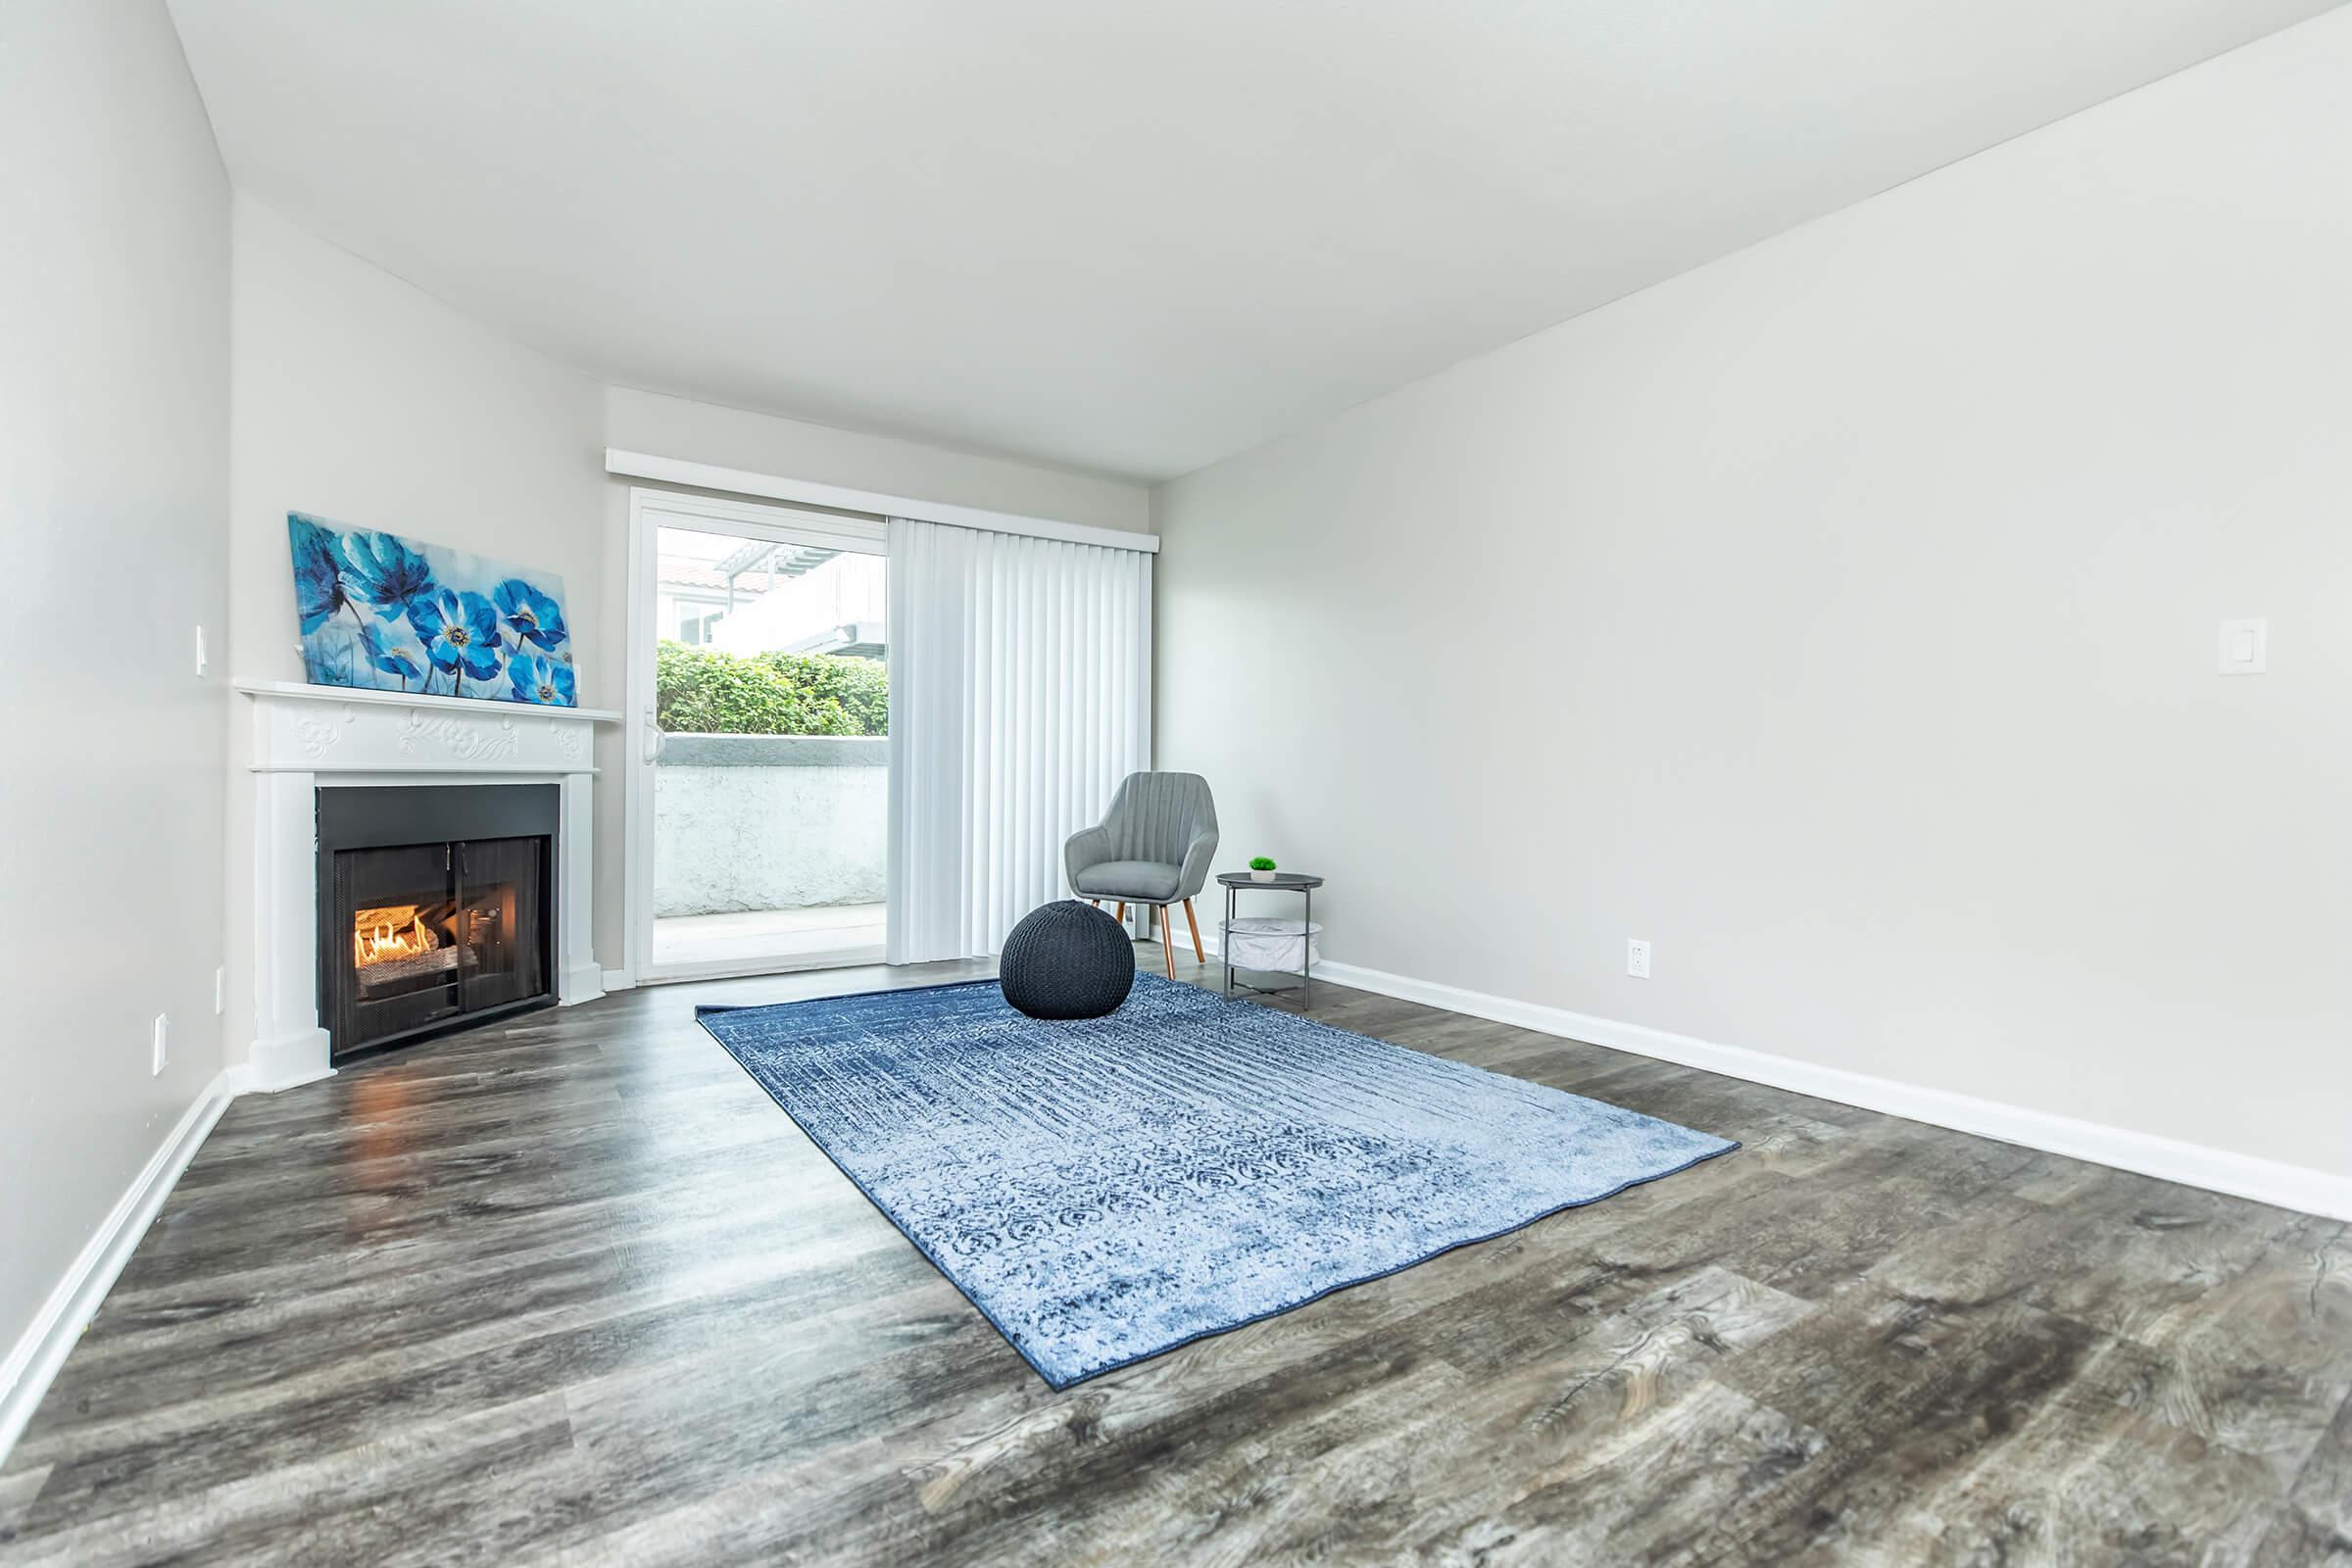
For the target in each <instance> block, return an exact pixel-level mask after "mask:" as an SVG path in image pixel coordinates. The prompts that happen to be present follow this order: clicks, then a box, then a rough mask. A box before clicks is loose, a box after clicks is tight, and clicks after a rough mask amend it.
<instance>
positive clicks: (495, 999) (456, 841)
mask: <svg viewBox="0 0 2352 1568" xmlns="http://www.w3.org/2000/svg"><path fill="white" fill-rule="evenodd" d="M561 811H562V809H561V803H560V799H559V790H558V786H556V785H553V784H507V785H498V784H457V785H423V786H415V787H400V788H337V789H326V790H320V791H319V1000H320V1002H321V1004H322V1005H321V1007H320V1009H319V1010H320V1013H321V1015H322V1016H321V1021H322V1022H323V1023H324V1024H325V1025H326V1030H327V1034H328V1038H329V1047H328V1051H329V1058H330V1060H333V1061H338V1062H339V1061H342V1060H344V1059H346V1058H348V1057H350V1056H351V1055H353V1054H357V1053H360V1052H370V1051H376V1050H380V1049H382V1048H384V1047H387V1046H394V1045H405V1044H408V1043H410V1042H412V1041H416V1040H420V1039H423V1038H426V1037H427V1036H430V1035H435V1034H440V1033H444V1032H446V1031H448V1030H450V1029H456V1028H466V1027H470V1026H471V1025H473V1024H476V1023H480V1022H483V1021H485V1020H487V1019H490V1018H494V1017H499V1016H502V1015H504V1014H507V1013H512V1012H517V1011H521V1010H523V1009H525V1008H529V1007H538V1006H546V1005H551V1004H552V1003H553V1002H554V1001H555V1000H556V999H555V983H554V964H553V961H552V959H553V955H552V951H551V937H552V935H553V929H552V928H553V920H552V904H551V894H552V891H553V880H554V867H555V841H556V836H557V831H558V824H559V822H560V821H561Z"/></svg>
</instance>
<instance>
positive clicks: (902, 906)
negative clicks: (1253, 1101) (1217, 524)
mask: <svg viewBox="0 0 2352 1568" xmlns="http://www.w3.org/2000/svg"><path fill="white" fill-rule="evenodd" d="M889 626H890V632H889V636H890V747H891V758H890V914H889V958H890V961H891V962H892V963H921V962H924V961H927V960H930V959H934V958H961V957H971V956H979V955H983V954H990V953H995V952H997V951H998V949H999V948H1001V947H1002V946H1003V945H1004V941H1005V933H1006V932H1007V931H1009V930H1010V929H1011V928H1012V925H1013V922H1014V921H1016V920H1018V919H1019V918H1020V917H1021V916H1022V915H1024V914H1027V913H1028V912H1029V911H1030V910H1031V909H1034V908H1035V907H1038V906H1039V905H1040V904H1043V903H1045V902H1047V901H1048V900H1050V899H1055V898H1060V897H1063V896H1065V895H1066V894H1067V893H1068V892H1069V889H1068V888H1067V887H1066V886H1064V882H1063V876H1062V862H1061V846H1062V841H1063V840H1065V839H1067V838H1068V837H1069V836H1070V835H1071V834H1072V833H1074V832H1076V831H1077V830H1078V829H1079V828H1081V827H1085V826H1088V825H1090V824H1092V823H1095V822H1099V821H1101V820H1102V818H1103V809H1104V808H1105V807H1107V806H1108V805H1109V803H1110V797H1111V792H1112V791H1113V790H1115V789H1117V788H1118V784H1119V780H1121V779H1123V778H1125V777H1126V776H1127V775H1128V774H1129V773H1132V772H1137V771H1139V770H1141V769H1143V768H1146V767H1149V766H1150V765H1151V752H1152V557H1151V556H1150V555H1148V554H1146V553H1144V552H1142V551H1135V550H1118V549H1106V548H1103V547H1102V546H1099V545H1082V544H1070V543H1065V542H1063V541H1059V540H1053V539H1037V538H1026V537H1023V536H1020V535H1016V534H1005V533H992V532H984V531H981V530H978V529H972V528H959V527H954V526H950V525H947V524H942V523H931V522H916V521H912V520H909V519H907V518H898V517H894V518H892V519H891V523H890V586H889Z"/></svg>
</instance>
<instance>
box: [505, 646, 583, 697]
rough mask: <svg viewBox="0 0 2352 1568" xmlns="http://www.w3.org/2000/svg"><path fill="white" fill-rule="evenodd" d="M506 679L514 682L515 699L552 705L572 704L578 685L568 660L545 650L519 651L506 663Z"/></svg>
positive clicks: (577, 679)
mask: <svg viewBox="0 0 2352 1568" xmlns="http://www.w3.org/2000/svg"><path fill="white" fill-rule="evenodd" d="M507 679H508V680H509V681H511V682H513V683H514V692H513V696H514V700H515V702H518V703H545V704H546V705H547V706H549V707H550V708H570V707H572V706H573V694H574V692H576V691H577V689H578V685H579V678H578V677H577V676H576V675H574V674H573V673H572V669H571V666H570V665H569V664H566V663H564V662H563V661H562V660H559V659H549V658H547V657H546V656H545V655H543V654H516V655H515V659H514V662H511V663H509V664H508V665H507Z"/></svg>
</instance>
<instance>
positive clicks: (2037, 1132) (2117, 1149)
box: [1315, 961, 2352, 1219]
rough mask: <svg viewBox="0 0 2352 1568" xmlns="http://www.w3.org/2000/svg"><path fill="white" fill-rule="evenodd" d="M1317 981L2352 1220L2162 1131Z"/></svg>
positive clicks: (1498, 1001) (1525, 1012)
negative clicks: (1376, 993)
mask: <svg viewBox="0 0 2352 1568" xmlns="http://www.w3.org/2000/svg"><path fill="white" fill-rule="evenodd" d="M1315 978H1316V979H1318V980H1329V981H1331V982H1332V983H1333V984H1334V985H1343V986H1353V987H1355V988H1356V989H1357V990H1359V991H1376V992H1378V993H1380V994H1381V995H1382V996H1384V997H1396V998H1397V999H1398V1000H1400V1001H1404V1002H1418V1003H1421V1004H1423V1005H1427V1006H1432V1007H1444V1008H1445V1009H1446V1010H1447V1011H1449V1012H1463V1013H1468V1014H1470V1015H1471V1016H1472V1017H1476V1018H1492V1019H1494V1020H1495V1022H1497V1023H1507V1024H1515V1025H1517V1026H1518V1027H1520V1028H1522V1029H1533V1030H1536V1031H1537V1032H1539V1033H1541V1034H1547V1035H1558V1036H1561V1037H1563V1038H1565V1039H1569V1040H1583V1041H1587V1042H1590V1043H1591V1044H1593V1045H1596V1046H1607V1047H1610V1048H1611V1049H1613V1050H1617V1051H1629V1052H1632V1053H1634V1054H1636V1055H1642V1056H1652V1057H1655V1058H1656V1059H1658V1060H1660V1061H1671V1062H1675V1063H1677V1064H1678V1065H1681V1066H1685V1067H1696V1068H1699V1069H1701V1070H1703V1071H1706V1072H1717V1073H1722V1074H1724V1075H1725V1076H1726V1077H1730V1078H1742V1079H1745V1080H1747V1081H1748V1082H1749V1083H1758V1084H1769V1085H1771V1086H1772V1087H1773V1088H1775V1089H1787V1090H1790V1091H1792V1092H1794V1093H1796V1094H1800V1095H1811V1096H1813V1097H1814V1098H1816V1099H1819V1100H1834V1101H1836V1102H1838V1103H1839V1104H1842V1105H1856V1106H1859V1107H1860V1108H1862V1109H1864V1110H1876V1111H1883V1112H1885V1113H1886V1114H1887V1115H1889V1116H1903V1117H1907V1118H1908V1119H1910V1120H1912V1121H1924V1122H1928V1123H1930V1124H1931V1125H1934V1126H1936V1127H1949V1128H1951V1129H1952V1130H1953V1131H1955V1132H1964V1133H1974V1134H1976V1135H1977V1136H1979V1137H1981V1138H1993V1139H1998V1140H1999V1141H2001V1142H2002V1143H2005V1144H2020V1145H2023V1146H2024V1147H2026V1148H2028V1149H2038V1150H2042V1151H2044V1152H2048V1153H2052V1154H2064V1155H2067V1156H2068V1157H2070V1158H2073V1159H2086V1160H2089V1161H2090V1162H2092V1163H2093V1164H2098V1165H2111V1166H2113V1167H2115V1168H2116V1169H2118V1170H2128V1171H2136V1172H2137V1173H2139V1174H2140V1175H2142V1176H2154V1177H2157V1178H2158V1179H2160V1180H2163V1181H2168V1182H2182V1183H2185V1184H2186V1185H2188V1186H2190V1187H2203V1188H2207V1189H2209V1190H2211V1191H2213V1192H2217V1193H2229V1194H2230V1195H2232V1196H2233V1197H2237V1198H2250V1199H2253V1200H2254V1201H2257V1202H2262V1203H2276V1204H2278V1205H2279V1206H2280V1207H2282V1208H2295V1209H2301V1210H2303V1211H2305V1212H2306V1213H2312V1214H2325V1215H2327V1217H2328V1218H2330V1219H2352V1177H2346V1176H2337V1175H2332V1174H2330V1173H2328V1172H2327V1171H2323V1170H2314V1169H2312V1168H2310V1167H2309V1166H2305V1165H2288V1164H2283V1163H2281V1162H2279V1161H2278V1160H2275V1159H2264V1158H2261V1157H2260V1156H2258V1155H2254V1154H2240V1153H2235V1152H2230V1151H2229V1150H2223V1149H2213V1148H2210V1147H2208V1146H2206V1145H2202V1144H2190V1143H2183V1142H2181V1141H2180V1140H2179V1139H2176V1138H2164V1137H2159V1136H2158V1135H2156V1134H2154V1133H2141V1132H2133V1131H2131V1130H2130V1129H2129V1128H2124V1127H2111V1126H2106V1125H2103V1124H2101V1123H2098V1122H2089V1121H2081V1120H2078V1119H2076V1118H2075V1117H2072V1116H2061V1115H2056V1114H2054V1113H2052V1112H2050V1111H2046V1110H2032V1109H2028V1108H2027V1107H2025V1106H2023V1105H2011V1104H2006V1103H2002V1102H2000V1101H1995V1100H1980V1099H1978V1098H1976V1097H1975V1096H1973V1095H1963V1094H1957V1093H1954V1092H1953V1091H1951V1090H1948V1089H1931V1088H1928V1087H1926V1086H1925V1085H1921V1084H1908V1083H1902V1082H1900V1081H1898V1080H1896V1079H1892V1078H1878V1077H1874V1076H1872V1075H1871V1074H1869V1073H1859V1072H1849V1071H1847V1070H1846V1069H1844V1068H1842V1067H1825V1066H1821V1065H1819V1064H1817V1063H1814V1062H1808V1061H1799V1060H1797V1059H1795V1058H1794V1057H1791V1056H1776V1055H1773V1054H1770V1053H1769V1052H1762V1051H1751V1050H1748V1049H1747V1048H1746V1047H1744V1046H1722V1045H1717V1044H1716V1043H1715V1042H1713V1041H1711V1040H1699V1039H1696V1038H1694V1037H1692V1036H1691V1035H1678V1034H1672V1033H1669V1032H1668V1031H1666V1030H1663V1029H1652V1028H1650V1027H1648V1026H1647V1025H1645V1024H1638V1023H1621V1022H1619V1021H1617V1020H1616V1019H1614V1018H1599V1017H1594V1016H1593V1015H1592V1014H1590V1013H1582V1012H1570V1011H1568V1010H1567V1009H1566V1008H1564V1007H1547V1006H1544V1005H1539V1004H1537V1003H1532V1002H1515V1001H1513V1000H1511V999H1510V998H1508V997H1497V996H1491V995H1489V994H1488V993H1486V992H1483V991H1466V990H1464V989H1462V988H1461V987H1459V986H1448V985H1440V984H1438V983H1437V982H1435V981H1431V980H1416V979H1413V978H1412V977H1410V976H1408V975H1400V974H1390V973H1388V972H1387V971H1385V970H1381V969H1365V968H1361V967H1358V966H1357V965H1355V964H1352V963H1332V962H1328V961H1326V962H1323V963H1318V964H1316V965H1315Z"/></svg>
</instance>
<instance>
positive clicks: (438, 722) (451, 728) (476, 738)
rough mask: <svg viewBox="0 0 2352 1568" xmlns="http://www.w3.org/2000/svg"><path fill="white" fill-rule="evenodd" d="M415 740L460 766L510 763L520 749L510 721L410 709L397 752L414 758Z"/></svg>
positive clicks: (513, 723) (402, 728) (518, 737)
mask: <svg viewBox="0 0 2352 1568" xmlns="http://www.w3.org/2000/svg"><path fill="white" fill-rule="evenodd" d="M575 727H576V726H575ZM419 740H432V741H438V742H439V743H440V745H441V747H442V749H443V750H444V751H446V752H448V753H449V755H450V756H452V757H454V758H456V759H457V760H459V761H461V762H505V761H512V760H514V758H515V753H516V752H517V751H518V750H519V749H520V747H521V745H522V737H521V736H519V735H517V734H516V733H515V720H513V719H512V718H505V717H501V718H496V719H487V718H483V719H476V718H467V717H461V716H460V715H458V714H456V713H427V712H425V711H422V710H421V709H415V708H412V709H410V710H409V718H408V722H407V723H406V724H404V725H403V726H402V727H401V732H400V749H401V750H402V751H403V752H406V753H408V754H410V755H411V756H414V755H415V754H416V751H417V742H418V741H419Z"/></svg>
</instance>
